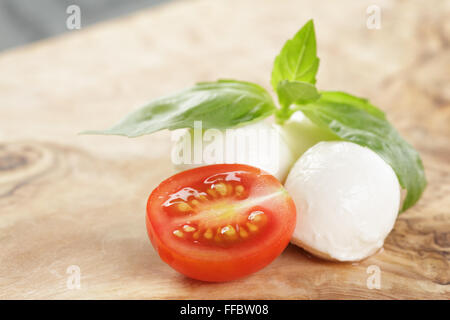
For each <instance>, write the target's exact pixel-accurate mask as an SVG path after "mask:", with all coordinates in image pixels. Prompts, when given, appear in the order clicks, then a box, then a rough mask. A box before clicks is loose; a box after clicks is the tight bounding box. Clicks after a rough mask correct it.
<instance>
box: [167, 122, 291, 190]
mask: <svg viewBox="0 0 450 320" xmlns="http://www.w3.org/2000/svg"><path fill="white" fill-rule="evenodd" d="M178 135H179V137H178V138H175V140H176V143H175V145H174V147H173V149H172V162H173V164H174V167H175V170H176V171H184V170H188V169H192V168H196V167H200V166H204V165H208V164H217V163H241V164H247V165H250V166H253V167H257V168H260V169H263V170H265V171H267V172H268V173H270V174H272V175H274V176H275V177H276V178H277V179H278V180H280V181H281V182H283V181H284V180H285V179H286V176H287V174H288V172H289V169H290V168H291V166H292V164H293V163H294V161H295V159H294V157H293V155H292V152H291V150H290V149H289V147H288V145H287V143H286V142H285V140H284V138H283V137H282V136H281V134H280V132H279V130H278V129H277V128H276V126H275V125H272V124H270V123H267V122H265V121H260V122H257V123H254V124H249V125H246V126H242V127H237V128H232V129H223V130H218V129H209V130H202V131H199V132H198V133H197V134H196V132H195V130H194V129H189V130H188V129H184V130H182V131H179V132H178Z"/></svg>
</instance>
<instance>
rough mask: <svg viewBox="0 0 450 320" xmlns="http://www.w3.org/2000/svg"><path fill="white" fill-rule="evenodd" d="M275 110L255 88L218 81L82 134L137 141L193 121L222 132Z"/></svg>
mask: <svg viewBox="0 0 450 320" xmlns="http://www.w3.org/2000/svg"><path fill="white" fill-rule="evenodd" d="M275 109H276V107H275V104H274V102H273V100H272V97H271V96H270V94H269V93H268V92H267V91H266V90H265V89H264V88H262V87H260V86H259V85H257V84H254V83H250V82H242V81H234V80H219V81H217V82H203V83H198V84H197V85H195V86H194V87H192V88H190V89H187V90H184V91H181V92H179V93H176V94H173V95H170V96H167V97H163V98H160V99H156V100H154V101H152V102H150V103H149V104H147V105H145V106H144V107H142V108H140V109H138V110H136V111H134V112H132V113H131V114H129V115H128V116H127V117H125V118H124V119H123V120H122V121H120V122H119V123H118V124H116V125H115V126H113V127H112V128H110V129H107V130H103V131H86V132H83V133H85V134H111V135H121V136H127V137H138V136H142V135H145V134H150V133H153V132H156V131H159V130H163V129H169V130H174V129H179V128H192V127H193V125H194V121H202V127H203V128H204V129H208V128H218V129H224V128H231V127H234V126H237V125H242V124H246V123H250V122H254V121H258V120H261V119H264V118H266V117H268V116H270V115H271V114H272V113H273V112H274V111H275Z"/></svg>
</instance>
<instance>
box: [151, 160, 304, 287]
mask: <svg viewBox="0 0 450 320" xmlns="http://www.w3.org/2000/svg"><path fill="white" fill-rule="evenodd" d="M212 166H217V167H218V168H220V167H221V166H239V167H238V168H244V169H245V168H252V169H256V168H253V167H250V166H246V165H212ZM206 167H211V166H206ZM193 170H201V168H195V169H191V170H187V171H184V172H181V173H179V174H178V175H181V174H183V173H185V172H189V171H193ZM256 170H259V169H256ZM261 172H263V171H261ZM266 175H267V176H269V175H268V174H266ZM175 176H176V175H175ZM175 176H172V177H171V178H169V179H172V180H173V179H174V177H175ZM169 179H167V180H169ZM269 179H270V180H272V182H273V183H278V184H280V182H279V181H278V180H277V179H276V178H275V177H273V176H270V178H269ZM163 184H164V181H163V182H162V183H161V184H160V185H159V186H158V187H157V188H156V189H155V190H153V192H152V194H151V195H150V197H149V199H148V202H147V214H146V227H147V233H148V236H149V239H150V241H151V243H152V245H153V247H154V248H155V249H156V251H157V252H158V254H159V256H160V258H161V259H162V260H163V261H164V262H165V263H167V264H168V265H170V266H171V267H172V268H173V269H175V270H176V271H178V272H180V273H181V274H184V275H185V276H187V277H189V278H192V279H196V280H200V281H206V282H224V281H231V280H236V279H239V278H242V277H245V276H248V275H250V274H252V273H254V272H256V271H258V270H261V269H262V268H264V267H265V266H267V265H268V264H270V263H271V262H272V261H273V260H275V259H276V258H277V257H278V256H279V255H280V254H281V253H282V252H283V250H284V249H285V248H286V247H287V245H288V244H289V242H290V239H291V236H292V233H293V232H294V228H295V223H296V208H295V204H294V202H293V200H292V199H291V197H290V196H289V195H288V194H287V193H286V194H285V195H284V196H285V197H286V199H285V201H286V207H287V210H286V212H287V213H288V215H287V216H286V217H285V219H286V220H285V221H284V223H283V229H284V231H283V232H282V236H280V237H279V238H278V239H276V241H273V243H271V244H270V246H267V247H264V248H261V250H258V252H257V253H256V254H254V256H245V257H236V258H232V259H223V260H212V259H207V258H204V257H203V258H200V257H189V256H186V255H183V254H182V253H180V252H175V251H174V250H173V249H171V248H170V247H169V246H168V245H166V244H165V243H164V242H163V241H161V239H160V238H159V237H158V235H157V232H155V227H154V226H153V225H152V223H151V220H150V213H151V210H152V202H153V199H154V198H156V197H158V196H159V195H160V189H161V187H162V185H163ZM280 186H281V184H280ZM233 250H235V249H232V250H230V253H231V252H232V251H233Z"/></svg>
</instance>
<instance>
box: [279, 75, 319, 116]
mask: <svg viewBox="0 0 450 320" xmlns="http://www.w3.org/2000/svg"><path fill="white" fill-rule="evenodd" d="M277 95H278V101H279V102H280V105H281V109H280V110H278V111H277V113H276V115H277V120H278V121H279V122H284V121H285V120H287V119H289V118H290V116H291V115H292V113H294V112H295V110H293V109H291V108H290V106H291V105H292V104H295V103H296V104H305V103H308V102H313V101H315V100H317V99H319V97H320V93H319V92H318V91H317V89H316V87H315V86H314V85H313V84H310V83H307V82H302V81H289V80H282V81H280V82H279V83H278V86H277Z"/></svg>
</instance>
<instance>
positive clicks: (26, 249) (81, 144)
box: [0, 0, 450, 299]
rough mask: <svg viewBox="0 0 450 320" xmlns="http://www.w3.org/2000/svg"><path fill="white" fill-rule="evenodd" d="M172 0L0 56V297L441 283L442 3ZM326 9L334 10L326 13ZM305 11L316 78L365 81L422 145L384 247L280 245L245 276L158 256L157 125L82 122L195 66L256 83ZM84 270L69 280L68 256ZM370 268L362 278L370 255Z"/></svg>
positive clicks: (172, 85)
mask: <svg viewBox="0 0 450 320" xmlns="http://www.w3.org/2000/svg"><path fill="white" fill-rule="evenodd" d="M370 4H372V2H369V1H350V0H347V1H340V2H331V1H330V2H327V4H326V5H325V4H323V3H322V2H318V1H312V0H311V1H307V0H302V1H294V0H292V1H288V0H285V1H282V2H280V1H269V0H265V1H250V0H245V1H243V0H239V1H238V0H232V1H229V0H228V1H225V0H219V1H207V0H199V1H178V2H174V3H172V4H170V5H166V6H162V7H158V8H156V9H152V10H149V11H142V12H140V13H138V14H135V15H132V16H129V17H124V18H121V19H119V20H114V21H111V22H108V23H104V24H100V25H97V26H95V27H92V28H86V29H83V30H81V31H79V32H78V31H77V32H74V33H72V34H69V35H65V36H62V37H59V38H54V39H51V40H47V41H44V42H40V43H36V44H33V45H31V46H26V47H23V48H19V49H16V50H12V51H9V52H5V53H3V54H1V55H0V70H1V72H0V298H2V299H14V298H26V299H34V298H44V299H55V298H74V299H87V298H95V299H103V298H120V299H135V298H156V299H165V298H181V299H185V298H193V299H205V298H208V299H209V298H242V299H253V298H276V299H278V298H284V299H328V298H333V299H346V298H355V299H366V298H378V299H400V298H406V299H430V298H433V299H449V298H450V269H449V262H450V213H449V210H450V209H449V208H450V196H449V194H450V182H449V181H450V179H449V178H450V148H449V137H450V129H449V124H450V78H449V77H450V73H449V70H450V45H449V43H450V23H449V21H450V20H449V19H448V17H449V13H450V7H449V6H450V3H449V2H448V1H445V0H442V1H439V0H432V1H428V2H427V4H424V3H423V2H422V1H419V0H417V1H379V5H380V7H381V9H382V28H381V29H379V30H369V29H367V28H366V27H365V21H366V20H365V19H366V8H367V6H368V5H370ZM337 13H339V14H337ZM309 18H314V20H315V24H316V29H317V37H318V50H319V56H320V58H321V66H320V71H319V75H318V79H319V82H318V86H319V87H320V88H326V89H338V90H345V91H349V92H352V93H354V94H358V95H361V96H366V97H368V98H370V99H371V101H373V102H374V103H375V104H377V105H379V106H380V107H381V108H382V109H384V110H385V111H386V112H387V114H388V117H389V118H390V120H391V121H392V122H393V123H394V125H395V126H396V127H397V128H398V129H399V131H400V132H401V133H402V134H403V135H404V136H405V137H406V138H407V139H408V141H410V142H411V143H412V144H413V145H414V146H415V147H416V148H417V149H418V150H419V151H420V152H421V154H422V156H423V160H424V164H425V168H426V174H427V178H428V181H429V185H428V187H427V189H426V191H425V193H424V196H423V197H422V199H421V200H420V202H419V203H418V204H417V205H416V206H415V207H414V208H412V209H410V210H408V211H407V212H406V213H404V214H402V215H401V216H400V217H399V219H398V221H397V223H396V225H395V228H394V230H393V232H392V233H391V234H390V236H389V237H388V238H387V240H386V243H385V246H384V250H382V251H381V252H380V253H378V254H376V255H375V256H373V257H370V258H369V259H366V260H364V261H362V262H360V263H357V264H346V263H333V262H326V261H322V260H319V259H316V258H312V257H310V256H309V255H308V254H306V253H305V252H304V251H302V250H301V249H299V248H297V247H295V246H292V245H291V246H289V247H288V248H287V249H286V250H285V252H284V253H283V254H282V255H281V256H280V257H279V258H278V259H276V261H274V262H273V263H272V264H270V265H269V266H268V267H266V268H265V269H263V270H262V271H260V272H258V273H256V274H254V275H252V276H250V277H247V278H245V279H242V280H239V281H234V282H229V283H222V284H207V283H202V282H198V281H194V280H190V279H187V278H185V277H183V276H182V275H180V274H178V273H176V272H175V271H173V270H172V269H171V268H169V267H168V266H166V265H165V264H164V263H163V262H162V261H161V260H160V259H159V257H158V256H157V254H156V253H155V251H154V250H153V248H152V247H151V245H150V243H149V241H148V239H147V235H146V230H145V223H144V212H145V202H146V198H147V197H148V195H149V193H150V192H151V190H152V189H153V188H154V187H155V186H156V185H157V184H158V183H159V182H160V181H161V180H163V179H164V178H166V177H168V176H169V175H170V174H171V173H172V169H171V165H170V158H169V151H170V134H169V133H168V132H162V133H157V134H155V135H152V136H146V137H143V138H139V139H125V138H121V137H101V136H80V135H77V132H79V131H82V130H84V129H96V128H105V127H107V126H108V125H110V124H111V123H114V122H115V121H116V120H117V119H120V118H121V117H122V116H123V115H124V114H126V113H127V112H129V111H130V110H132V109H134V108H135V107H136V106H137V105H140V104H142V103H145V102H146V101H147V100H149V99H151V98H155V97H158V96H160V95H163V94H167V93H170V92H173V91H176V90H179V89H181V88H184V87H186V86H189V85H191V84H192V83H194V82H196V81H201V80H214V79H216V78H219V77H220V78H230V77H231V78H237V79H242V80H249V81H255V82H257V83H260V84H262V85H264V86H265V87H267V88H268V87H269V80H268V79H269V74H270V70H271V65H272V62H273V58H274V56H275V55H276V53H277V52H278V50H279V48H280V47H281V45H282V44H283V42H284V41H285V40H286V39H287V38H288V37H289V36H291V35H292V34H294V33H295V31H296V30H297V29H298V28H299V27H300V26H301V25H302V24H303V23H304V22H305V21H306V20H308V19H309ZM71 265H77V266H79V267H80V269H81V288H80V289H73V290H71V289H68V288H67V286H66V282H67V278H68V276H69V275H68V274H66V270H67V268H68V267H69V266H71ZM371 265H376V266H378V267H379V268H380V269H381V288H380V289H372V290H371V289H368V288H367V285H366V281H367V278H368V276H369V275H368V274H367V267H368V266H371Z"/></svg>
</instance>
